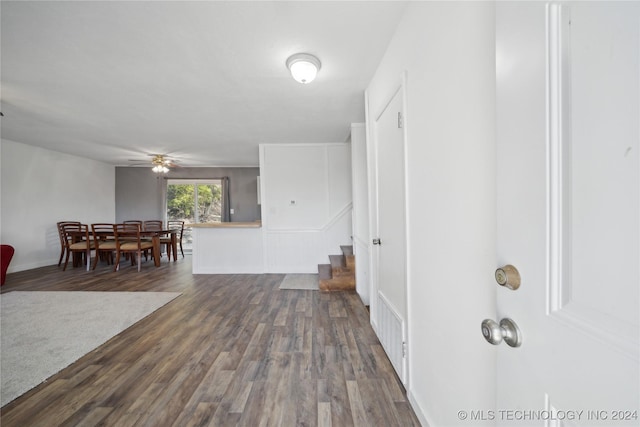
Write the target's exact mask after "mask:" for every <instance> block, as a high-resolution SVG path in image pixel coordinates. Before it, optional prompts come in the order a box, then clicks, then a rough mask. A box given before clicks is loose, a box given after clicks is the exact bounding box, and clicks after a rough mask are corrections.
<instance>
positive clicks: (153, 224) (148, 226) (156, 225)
mask: <svg viewBox="0 0 640 427" xmlns="http://www.w3.org/2000/svg"><path fill="white" fill-rule="evenodd" d="M144 229H145V230H162V221H160V220H155V219H154V220H149V221H145V222H144Z"/></svg>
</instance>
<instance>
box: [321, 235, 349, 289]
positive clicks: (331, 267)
mask: <svg viewBox="0 0 640 427" xmlns="http://www.w3.org/2000/svg"><path fill="white" fill-rule="evenodd" d="M340 250H341V251H342V255H329V262H330V263H329V264H318V278H319V281H320V283H319V287H320V290H321V291H325V292H329V291H354V290H355V289H356V258H355V256H354V255H353V246H340Z"/></svg>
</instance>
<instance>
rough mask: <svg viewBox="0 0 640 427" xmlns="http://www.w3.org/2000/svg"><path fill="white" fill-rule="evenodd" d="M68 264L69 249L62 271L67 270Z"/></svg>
mask: <svg viewBox="0 0 640 427" xmlns="http://www.w3.org/2000/svg"><path fill="white" fill-rule="evenodd" d="M67 264H69V251H67V257H66V258H65V260H64V267H62V271H66V270H67Z"/></svg>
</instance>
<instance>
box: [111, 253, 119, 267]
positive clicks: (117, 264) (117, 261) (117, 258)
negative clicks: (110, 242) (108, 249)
mask: <svg viewBox="0 0 640 427" xmlns="http://www.w3.org/2000/svg"><path fill="white" fill-rule="evenodd" d="M115 264H116V265H115V266H114V267H113V271H118V270H119V269H120V251H116V263H115Z"/></svg>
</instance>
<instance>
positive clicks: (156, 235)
mask: <svg viewBox="0 0 640 427" xmlns="http://www.w3.org/2000/svg"><path fill="white" fill-rule="evenodd" d="M178 231H180V230H177V229H161V230H140V238H151V243H152V244H153V249H152V253H153V264H154V265H155V266H156V267H160V257H161V256H162V248H161V245H160V238H161V237H162V236H170V238H171V253H172V254H173V261H177V260H178V241H177V239H176V235H177V233H178ZM68 233H69V235H70V236H71V237H72V239H73V243H77V242H79V241H80V239H82V238H83V237H84V236H85V234H84V233H83V232H81V231H79V230H77V231H76V230H71V231H68ZM119 234H120V235H121V236H125V237H126V236H127V235H128V234H130V235H131V236H132V237H135V236H136V233H134V232H131V233H127V232H124V233H119ZM114 237H115V236H114V233H113V232H99V233H96V235H94V234H93V233H92V232H89V238H90V239H92V238H100V239H106V238H114ZM169 260H171V259H169ZM74 261H75V260H74ZM74 265H75V262H74Z"/></svg>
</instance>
